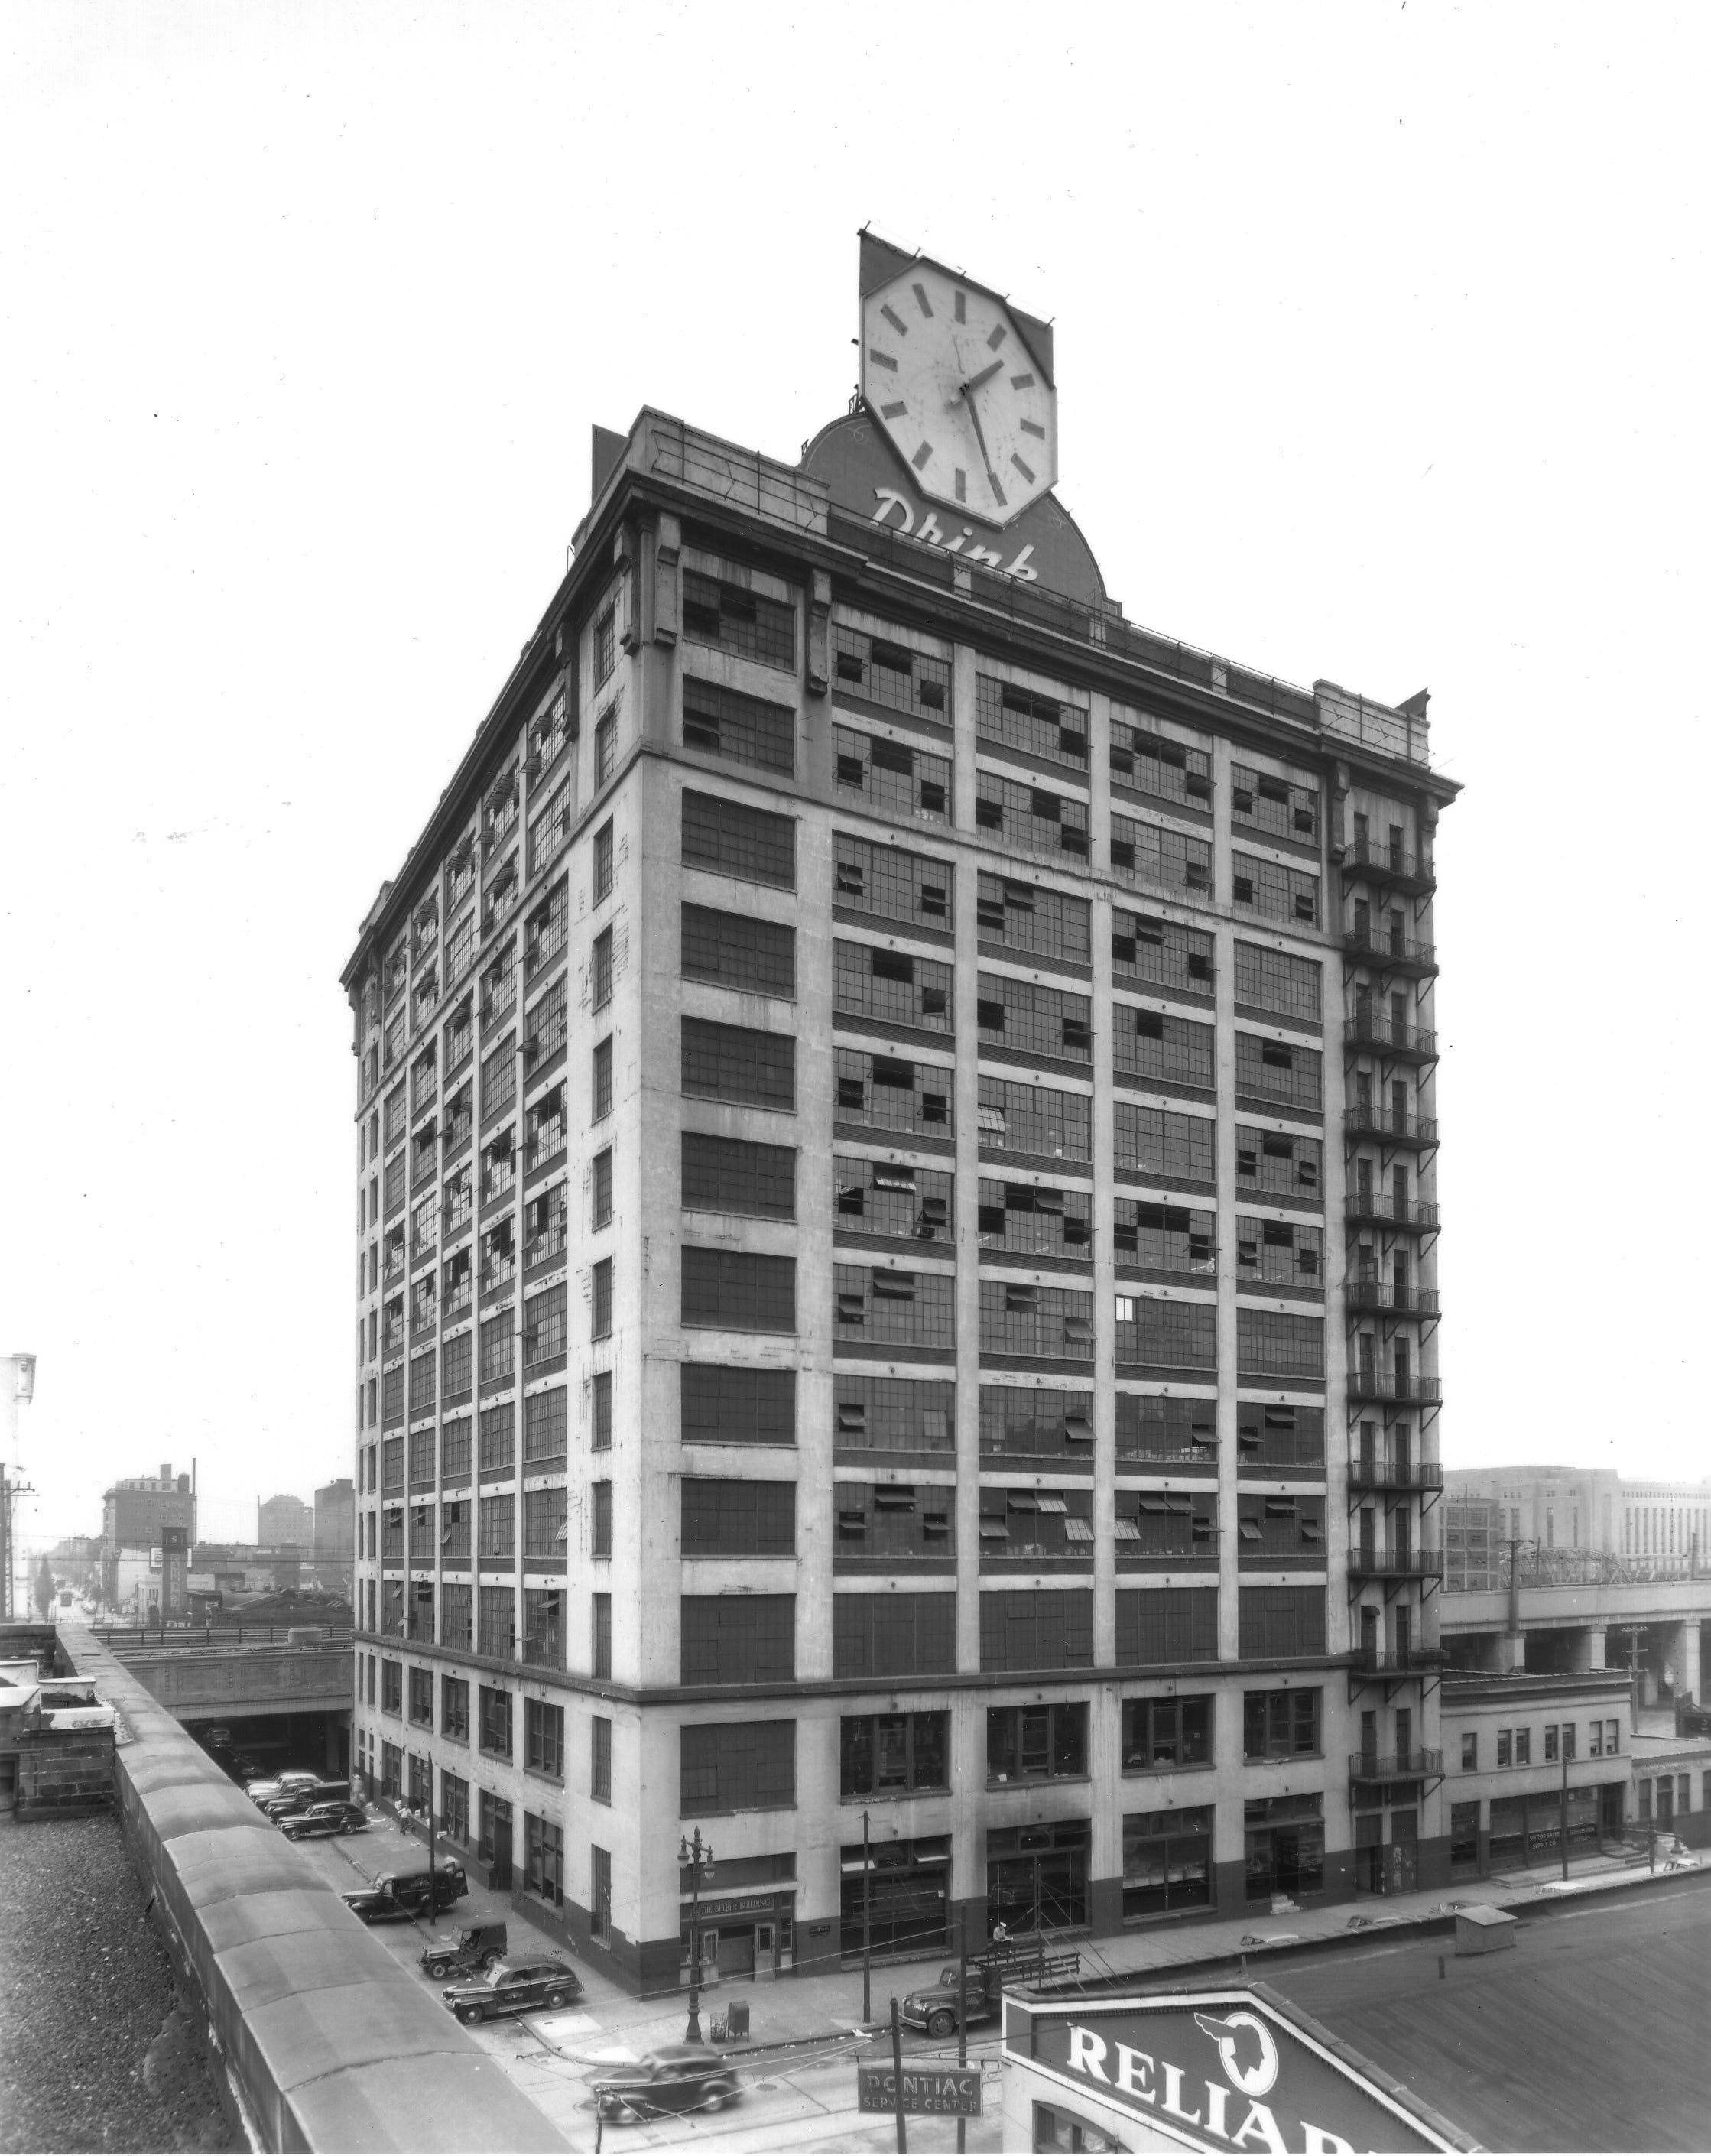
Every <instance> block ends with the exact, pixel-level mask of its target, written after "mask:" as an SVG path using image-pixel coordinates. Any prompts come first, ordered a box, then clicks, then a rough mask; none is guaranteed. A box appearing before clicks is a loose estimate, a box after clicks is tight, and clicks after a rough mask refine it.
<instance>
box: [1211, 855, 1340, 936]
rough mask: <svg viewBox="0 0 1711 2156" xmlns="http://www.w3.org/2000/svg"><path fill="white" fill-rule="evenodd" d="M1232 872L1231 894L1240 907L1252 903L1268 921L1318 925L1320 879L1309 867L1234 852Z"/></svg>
mask: <svg viewBox="0 0 1711 2156" xmlns="http://www.w3.org/2000/svg"><path fill="white" fill-rule="evenodd" d="M1230 871H1231V874H1230V896H1231V899H1232V900H1233V901H1234V902H1235V903H1236V905H1237V906H1251V907H1252V908H1253V910H1254V911H1255V912H1256V913H1261V914H1263V915H1264V916H1266V918H1267V920H1268V921H1301V922H1303V923H1304V924H1305V925H1307V926H1308V927H1317V926H1318V918H1319V880H1318V877H1317V876H1316V875H1311V874H1310V873H1309V872H1308V870H1305V869H1292V868H1286V867H1285V866H1284V865H1283V864H1282V862H1281V861H1267V860H1261V859H1260V857H1259V855H1257V854H1236V853H1233V854H1231V856H1230Z"/></svg>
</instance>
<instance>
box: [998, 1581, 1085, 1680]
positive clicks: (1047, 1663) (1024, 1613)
mask: <svg viewBox="0 0 1711 2156" xmlns="http://www.w3.org/2000/svg"><path fill="white" fill-rule="evenodd" d="M1092 1662H1093V1596H1092V1590H1091V1589H1086V1588H1066V1589H1055V1590H1054V1589H1035V1590H1032V1591H1029V1590H1026V1589H1022V1590H1018V1591H1015V1592H1010V1591H1008V1590H1003V1589H1000V1590H999V1591H996V1592H991V1591H989V1592H987V1593H985V1594H982V1596H981V1597H980V1666H981V1668H982V1669H983V1670H984V1671H1005V1670H1017V1671H1020V1670H1057V1669H1083V1668H1087V1669H1090V1668H1092Z"/></svg>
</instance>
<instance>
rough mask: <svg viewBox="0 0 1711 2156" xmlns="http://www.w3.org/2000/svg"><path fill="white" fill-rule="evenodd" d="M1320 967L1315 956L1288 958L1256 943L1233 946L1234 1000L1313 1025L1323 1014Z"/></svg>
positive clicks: (1284, 954)
mask: <svg viewBox="0 0 1711 2156" xmlns="http://www.w3.org/2000/svg"><path fill="white" fill-rule="evenodd" d="M1323 973H1324V968H1323V967H1322V966H1321V965H1320V964H1319V963H1318V961H1317V960H1316V959H1313V958H1295V957H1291V956H1290V954H1289V953H1288V952H1287V951H1267V950H1265V949H1262V948H1261V946H1260V945H1258V944H1256V943H1238V944H1237V945H1236V1002H1237V1004H1246V1005H1248V1006H1249V1007H1250V1008H1251V1009H1254V1010H1265V1011H1276V1012H1277V1014H1278V1016H1279V1017H1281V1018H1297V1019H1306V1020H1308V1021H1309V1022H1310V1023H1311V1024H1315V1025H1317V1024H1318V1022H1319V1019H1320V1018H1321V1017H1322V1016H1323V987H1322V981H1323Z"/></svg>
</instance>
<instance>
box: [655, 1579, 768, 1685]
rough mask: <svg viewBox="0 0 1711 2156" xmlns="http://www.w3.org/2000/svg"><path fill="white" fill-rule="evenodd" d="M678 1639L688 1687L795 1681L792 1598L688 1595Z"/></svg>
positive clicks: (748, 1595)
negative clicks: (690, 1685) (689, 1685)
mask: <svg viewBox="0 0 1711 2156" xmlns="http://www.w3.org/2000/svg"><path fill="white" fill-rule="evenodd" d="M681 1640H682V1655H683V1682H684V1683H685V1684H686V1685H688V1684H768V1683H772V1682H775V1681H782V1682H784V1683H789V1682H792V1681H794V1678H795V1676H796V1598H795V1596H794V1594H686V1595H685V1596H684V1597H683V1598H682V1609H681Z"/></svg>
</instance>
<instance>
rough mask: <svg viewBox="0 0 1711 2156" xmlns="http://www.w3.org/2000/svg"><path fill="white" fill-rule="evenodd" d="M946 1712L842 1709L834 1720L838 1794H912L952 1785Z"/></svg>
mask: <svg viewBox="0 0 1711 2156" xmlns="http://www.w3.org/2000/svg"><path fill="white" fill-rule="evenodd" d="M950 1724H951V1718H950V1717H949V1715H948V1714H943V1713H932V1714H846V1715H845V1717H843V1719H842V1721H841V1722H840V1723H839V1725H838V1793H839V1794H840V1796H841V1797H843V1798H845V1799H849V1798H850V1797H902V1796H912V1795H915V1794H917V1793H918V1792H920V1791H922V1790H926V1789H948V1788H949V1787H950V1734H951V1729H950Z"/></svg>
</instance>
